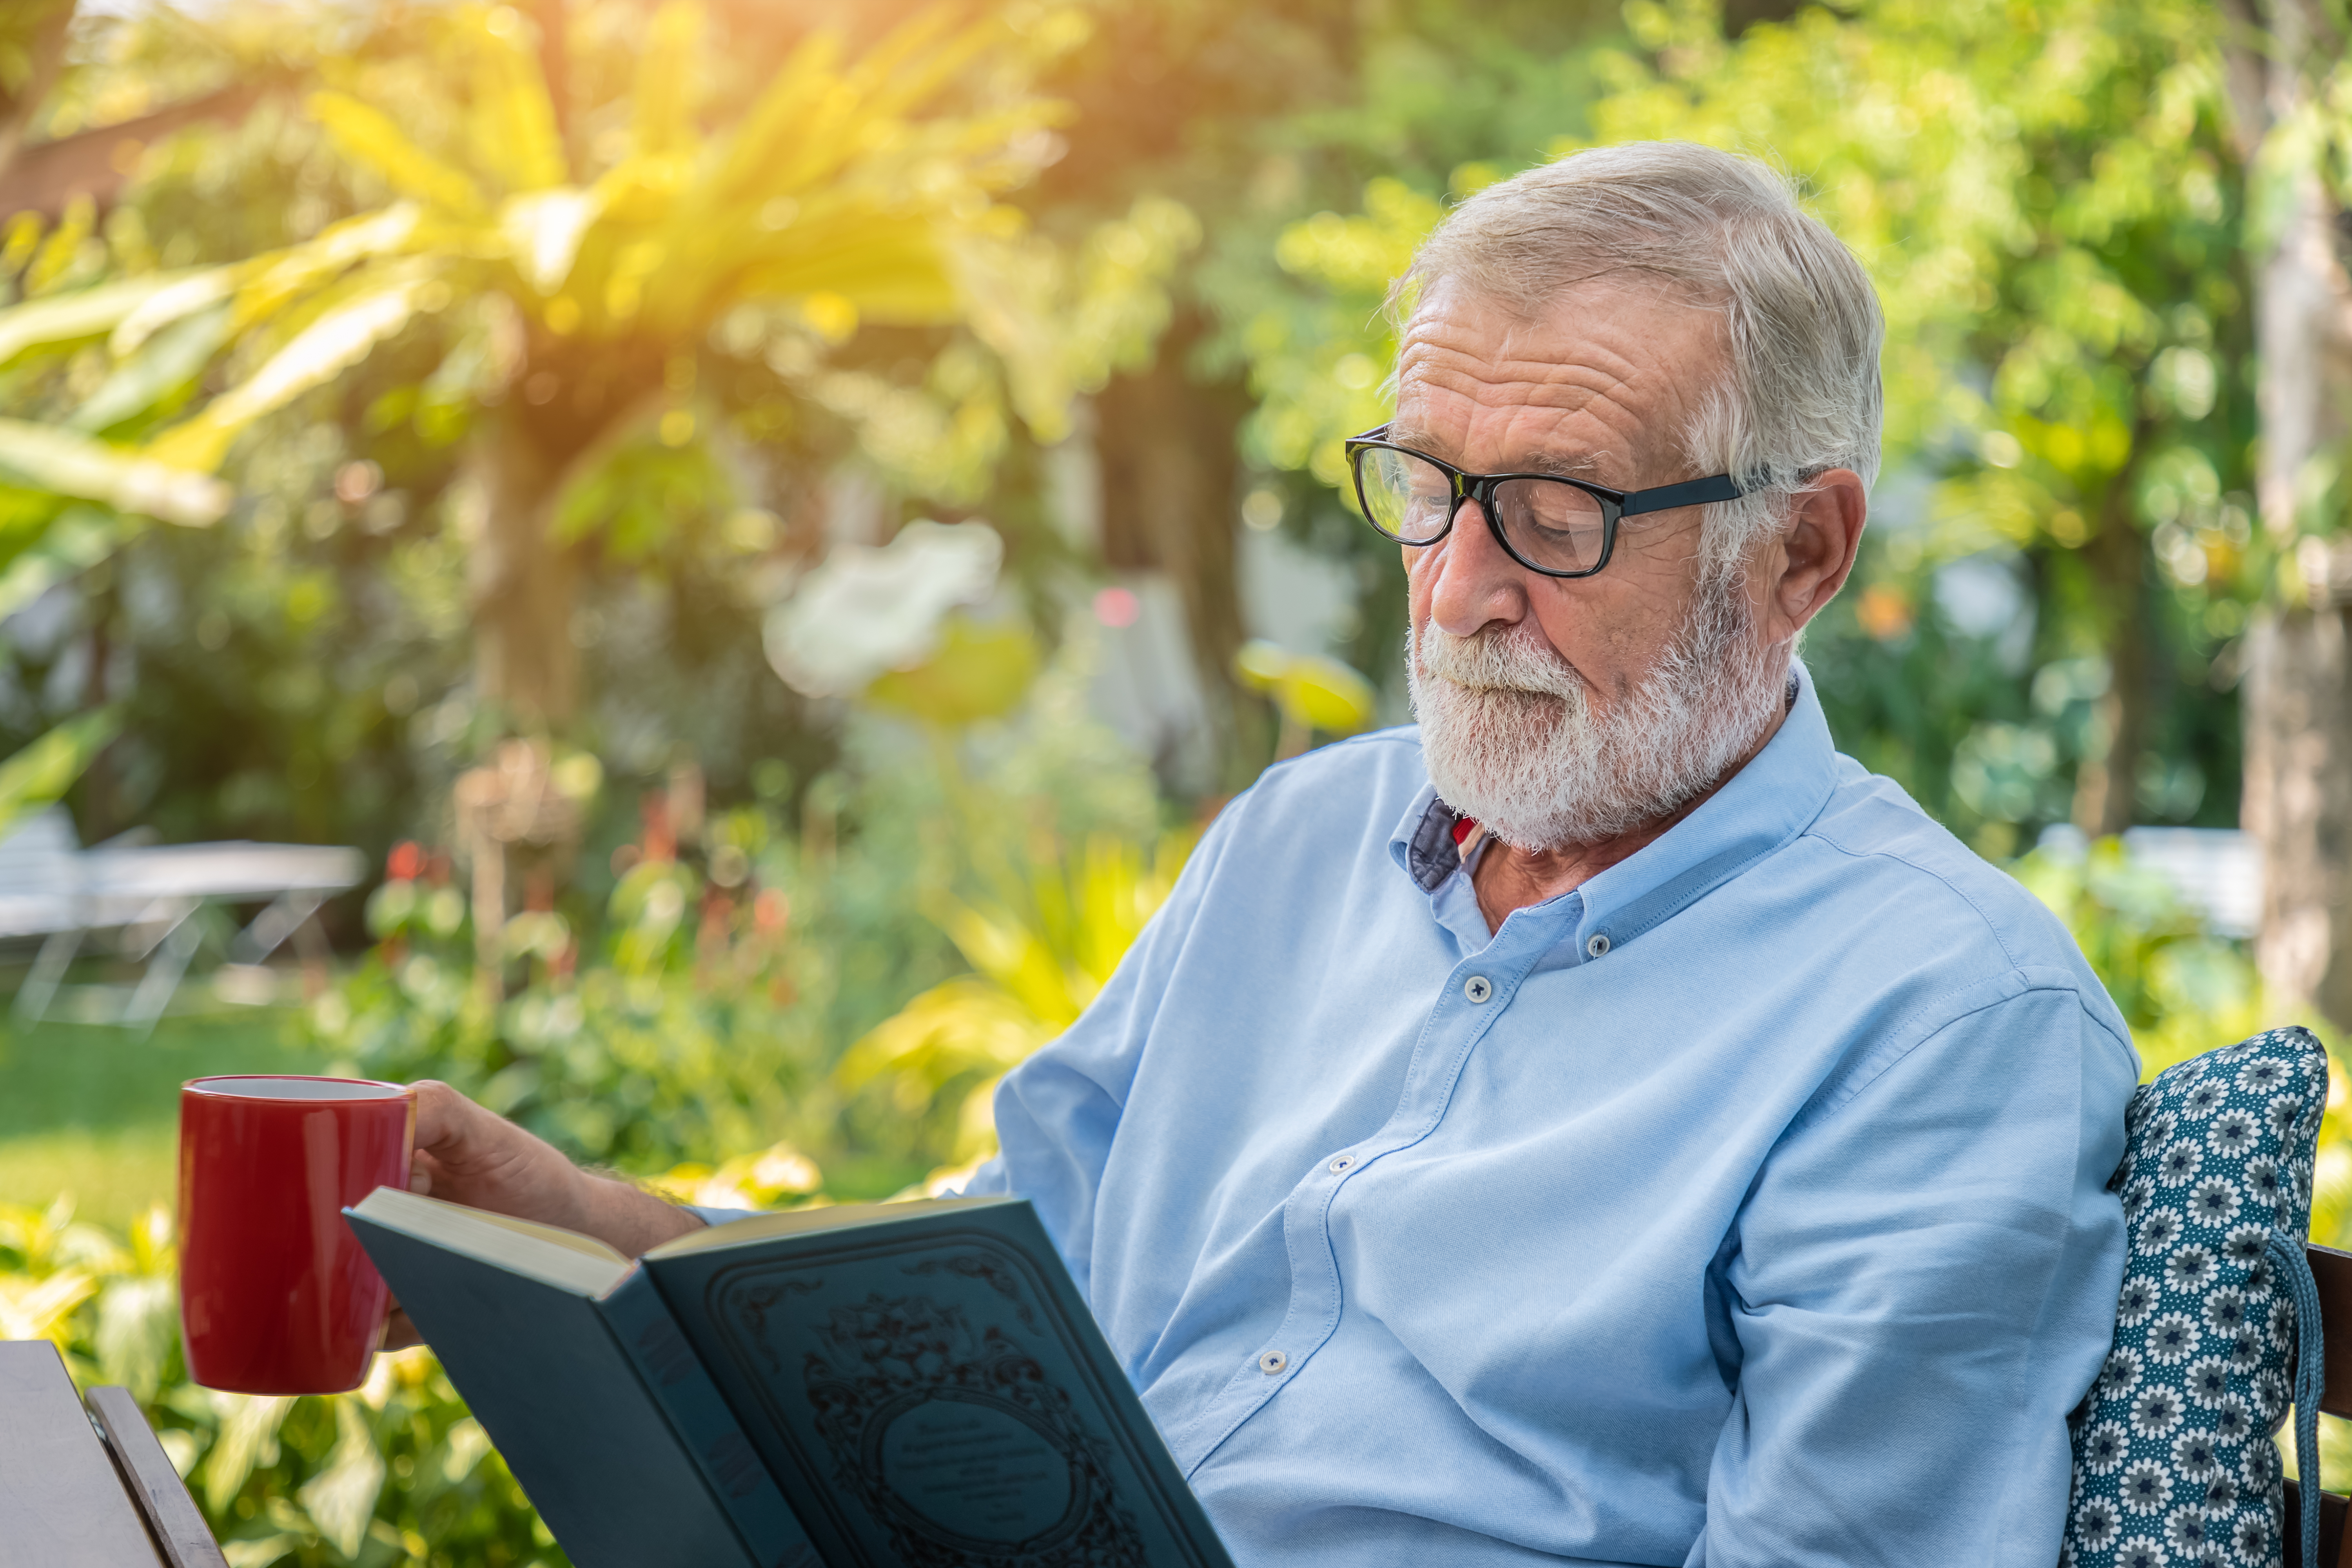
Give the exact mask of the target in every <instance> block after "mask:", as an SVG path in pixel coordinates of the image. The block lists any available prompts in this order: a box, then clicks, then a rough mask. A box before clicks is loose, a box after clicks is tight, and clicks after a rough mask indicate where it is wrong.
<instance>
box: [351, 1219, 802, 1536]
mask: <svg viewBox="0 0 2352 1568" xmlns="http://www.w3.org/2000/svg"><path fill="white" fill-rule="evenodd" d="M343 1213H344V1215H345V1216H346V1217H347V1218H348V1219H349V1220H350V1222H351V1226H352V1230H353V1231H354V1232H355V1233H356V1234H357V1235H358V1237H359V1238H360V1241H361V1244H362V1246H364V1247H366V1248H367V1251H368V1256H369V1257H370V1258H373V1260H374V1262H375V1265H376V1267H377V1268H378V1269H380V1270H381V1271H382V1272H383V1277H384V1279H386V1280H387V1281H388V1282H389V1283H390V1284H391V1286H392V1289H393V1292H394V1295H395V1296H396V1297H397V1298H398V1299H399V1300H400V1303H401V1305H402V1307H403V1308H404V1310H406V1311H407V1313H408V1315H409V1317H410V1318H411V1320H412V1321H415V1324H416V1328H417V1331H418V1332H419V1333H421V1334H422V1335H423V1336H424V1337H425V1341H426V1342H428V1343H429V1344H431V1345H432V1347H433V1350H434V1352H435V1354H436V1355H437V1356H439V1357H440V1360H441V1364H442V1366H443V1367H444V1369H445V1370H446V1371H447V1373H448V1374H449V1378H450V1381H451V1382H453V1383H455V1384H457V1390H458V1392H459V1393H460V1394H464V1395H465V1398H466V1402H467V1405H468V1406H469V1407H470V1408H471V1409H472V1411H473V1413H474V1415H475V1417H476V1418H477V1419H478V1420H479V1421H480V1422H481V1423H482V1426H483V1429H484V1430H486V1431H487V1432H488V1434H489V1436H490V1440H491V1441H492V1442H493V1443H494V1444H496V1445H497V1447H498V1449H499V1454H500V1455H501V1457H503V1458H505V1460H506V1462H507V1466H508V1468H509V1469H511V1470H512V1471H513V1472H514V1476H515V1479H517V1480H518V1481H520V1482H521V1483H522V1487H523V1489H524V1491H525V1492H527V1493H528V1494H529V1495H530V1500H531V1503H532V1505H533V1506H534V1507H535V1508H537V1509H538V1510H539V1513H540V1517H541V1519H542V1520H544V1521H546V1524H547V1527H548V1529H549V1530H550V1531H552V1532H553V1533H554V1535H555V1538H556V1540H557V1541H558V1542H561V1543H562V1546H563V1549H564V1551H565V1552H566V1553H567V1554H568V1555H569V1556H570V1557H571V1559H572V1562H573V1563H576V1564H578V1565H579V1568H814V1564H815V1561H816V1559H815V1555H814V1552H813V1551H812V1550H811V1548H810V1546H809V1542H808V1538H807V1536H806V1535H804V1534H803V1532H802V1531H801V1529H800V1526H799V1523H798V1521H796V1520H795V1519H794V1517H793V1511H792V1510H791V1508H790V1507H789V1506H788V1505H787V1504H786V1503H785V1501H784V1499H783V1497H782V1494H781V1493H780V1492H778V1490H777V1489H776V1487H775V1484H774V1482H773V1481H772V1479H770V1477H769V1475H768V1472H767V1468H766V1466H765V1465H764V1464H762V1463H761V1460H760V1458H759V1456H758V1454H757V1453H756V1451H755V1450H754V1449H753V1447H752V1446H751V1443H750V1441H749V1440H748V1438H747V1437H746V1436H745V1435H744V1433H743V1431H742V1429H741V1427H740V1426H739V1425H738V1424H737V1422H736V1420H735V1416H734V1413H733V1411H732V1410H731V1409H730V1407H729V1405H728V1404H727V1402H726V1401H725V1400H724V1399H723V1398H721V1397H720V1395H719V1391H718V1390H717V1389H716V1388H714V1387H712V1386H711V1383H710V1378H709V1373H708V1372H707V1371H705V1369H704V1368H703V1366H702V1365H701V1363H699V1362H698V1360H697V1359H696V1358H695V1356H694V1354H693V1352H692V1351H691V1349H690V1348H689V1347H688V1345H687V1343H686V1342H685V1341H684V1340H683V1339H682V1338H681V1337H680V1336H679V1333H678V1331H677V1325H676V1323H675V1322H674V1321H672V1320H671V1319H670V1317H669V1314H668V1313H667V1311H665V1310H663V1308H662V1304H661V1301H660V1299H659V1297H658V1296H657V1295H656V1292H655V1290H654V1289H653V1287H651V1286H650V1285H648V1284H647V1283H646V1280H645V1277H644V1274H643V1271H642V1270H639V1269H636V1268H634V1267H632V1265H631V1264H630V1262H629V1260H628V1259H626V1258H622V1257H621V1256H620V1255H619V1254H618V1253H615V1252H612V1251H611V1250H610V1249H609V1248H606V1247H603V1246H602V1245H601V1244H599V1243H596V1242H593V1241H591V1240H589V1239H588V1238H587V1237H573V1236H572V1235H571V1234H570V1233H569V1232H563V1231H558V1230H555V1229H553V1228H552V1227H550V1226H531V1225H528V1224H526V1223H524V1222H520V1221H515V1220H508V1219H503V1218H500V1217H499V1216H495V1215H482V1214H479V1213H478V1211H474V1210H468V1209H460V1208H457V1207H456V1206H455V1205H446V1204H436V1203H435V1202H434V1200H432V1199H430V1198H421V1197H416V1196H415V1195H413V1194H407V1193H401V1192H396V1191H394V1189H391V1188H384V1189H381V1190H380V1191H378V1192H377V1193H376V1194H373V1195H372V1196H370V1197H369V1198H368V1199H367V1200H366V1201H365V1202H363V1203H362V1204H361V1205H358V1206H357V1207H356V1208H351V1209H346V1210H344V1211H343Z"/></svg>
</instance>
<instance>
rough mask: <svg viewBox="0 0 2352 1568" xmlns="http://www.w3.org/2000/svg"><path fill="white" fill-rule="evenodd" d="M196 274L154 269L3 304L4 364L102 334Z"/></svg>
mask: <svg viewBox="0 0 2352 1568" xmlns="http://www.w3.org/2000/svg"><path fill="white" fill-rule="evenodd" d="M193 276H195V275H194V274H190V273H185V272H152V273H149V274H148V275H147V276H145V277H143V278H130V279H123V280H122V281H121V282H119V283H101V284H100V285H99V286H98V287H96V288H94V289H77V290H75V291H74V292H72V293H69V294H50V295H47V296H45V297H43V298H41V299H38V300H27V301H26V302H25V303H24V304H21V305H16V306H12V307H10V308H9V309H7V310H0V365H5V364H6V363H8V362H9V361H11V360H13V359H15V358H16V356H17V355H19V354H21V353H24V352H25V351H26V350H27V349H36V348H62V347H65V346H66V345H67V344H69V343H79V342H87V341H89V339H92V338H100V337H104V336H105V335H106V334H107V333H109V332H110V331H113V330H114V329H115V327H116V325H117V324H118V323H120V322H121V321H122V320H123V319H124V318H125V317H127V316H129V315H130V314H131V312H132V311H134V310H137V309H138V308H139V307H140V306H141V305H142V304H143V303H145V302H146V301H147V300H151V299H152V298H154V297H155V296H156V295H158V294H161V293H163V291H164V290H166V289H171V288H173V286H175V285H178V284H183V283H185V282H187V281H188V280H189V279H190V278H191V277H193Z"/></svg>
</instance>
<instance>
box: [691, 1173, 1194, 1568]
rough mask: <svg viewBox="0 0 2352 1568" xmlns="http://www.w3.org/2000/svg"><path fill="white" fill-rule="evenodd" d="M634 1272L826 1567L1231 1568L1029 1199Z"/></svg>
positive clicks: (735, 1234) (723, 1237)
mask: <svg viewBox="0 0 2352 1568" xmlns="http://www.w3.org/2000/svg"><path fill="white" fill-rule="evenodd" d="M646 1268H647V1269H648V1270H649V1271H650V1272H651V1274H652V1275H653V1279H654V1282H655V1284H656V1286H658V1287H659V1289H660V1290H661V1293H662V1295H663V1298H664V1299H665V1300H667V1302H668V1303H669V1307H670V1311H671V1313H672V1314H673V1315H674V1316H675V1317H676V1318H677V1321H678V1324H679V1326H680V1327H681V1328H682V1329H683V1330H684V1331H685V1332H686V1335H687V1338H688V1341H689V1342H691V1343H692V1344H693V1346H694V1348H695V1351H696V1352H697V1354H698V1355H699V1357H700V1358H701V1360H702V1362H703V1363H704V1364H705V1365H706V1366H708V1367H709V1369H710V1372H711V1375H712V1378H713V1381H714V1382H715V1383H716V1384H718V1386H719V1389H720V1391H721V1392H722V1393H723V1394H725V1395H726V1397H727V1398H728V1400H729V1402H730V1404H731V1405H734V1407H735V1412H736V1415H737V1417H738V1418H739V1419H740V1421H741V1423H742V1426H743V1429H744V1431H745V1432H746V1433H747V1434H748V1435H749V1436H750V1438H751V1442H752V1443H753V1444H754V1445H755V1446H756V1447H758V1448H759V1450H760V1453H761V1457H762V1458H764V1459H765V1460H766V1462H767V1467H768V1470H769V1473H770V1474H771V1475H772V1476H773V1477H774V1478H775V1479H776V1482H777V1484H778V1485H779V1486H781V1487H782V1489H783V1492H784V1495H785V1497H786V1498H788V1499H789V1500H791V1502H792V1505H793V1511H794V1512H795V1513H797V1514H798V1515H799V1517H800V1521H801V1523H802V1525H803V1528H805V1529H806V1530H807V1531H808V1533H809V1535H810V1538H811V1539H812V1540H813V1541H814V1543H815V1545H816V1548H817V1550H818V1552H820V1553H821V1554H822V1555H823V1557H824V1561H825V1562H826V1563H828V1564H830V1565H831V1568H962V1565H964V1564H971V1565H972V1568H980V1565H982V1564H985V1565H987V1568H1015V1565H1018V1568H1063V1565H1067V1568H1079V1565H1082V1564H1083V1565H1088V1568H1092V1565H1096V1564H1119V1565H1122V1568H1231V1563H1230V1559H1229V1558H1228V1557H1227V1556H1226V1554H1225V1552H1224V1549H1223V1546H1222V1545H1221V1544H1220V1543H1219V1542H1218V1540H1217V1537H1216V1532H1215V1531H1214V1530H1213V1529H1212V1528H1211V1526H1210V1524H1209V1521H1208V1518H1207V1516H1206V1515H1205V1514H1204V1513H1203V1512H1202V1510H1201V1506H1200V1503H1199V1501H1198V1500H1196V1499H1194V1498H1193V1496H1192V1490H1191V1489H1190V1488H1188V1487H1187V1486H1186V1485H1185V1484H1184V1479H1183V1477H1182V1475H1181V1473H1180V1472H1179V1471H1178V1469H1177V1468H1176V1464H1175V1461H1174V1459H1173V1458H1171V1456H1170V1454H1169V1452H1168V1449H1167V1447H1166V1445H1165V1444H1164V1443H1162V1442H1161V1440H1160V1434H1159V1432H1158V1431H1157V1430H1156V1429H1155V1428H1154V1427H1153V1426H1152V1424H1151V1420H1150V1416H1148V1415H1146V1414H1145V1413H1144V1409H1143V1406H1142V1404H1141V1402H1140V1401H1139V1400H1138V1399H1137V1397H1136V1395H1135V1390H1134V1387H1133V1385H1132V1384H1130V1383H1129V1381H1128V1378H1127V1374H1126V1373H1125V1372H1124V1370H1123V1369H1122V1368H1121V1367H1120V1366H1119V1365H1118V1362H1117V1360H1116V1359H1115V1358H1114V1357H1113V1356H1112V1354H1111V1352H1110V1349H1109V1347H1108V1345H1107V1344H1106V1343H1105V1342H1104V1341H1103V1338H1102V1333H1101V1331H1100V1330H1099V1329H1098V1328H1097V1326H1096V1324H1095V1321H1094V1318H1093V1315H1092V1313H1091V1312H1089V1311H1088V1310H1087V1305H1086V1303H1085V1301H1084V1300H1082V1299H1081V1298H1080V1296H1079V1294H1078V1292H1077V1289H1076V1285H1075V1284H1074V1283H1073V1282H1072V1280H1071V1279H1070V1277H1069V1273H1068V1270H1067V1269H1066V1268H1064V1267H1063V1265H1062V1262H1061V1259H1060V1258H1058V1257H1057V1256H1056V1255H1055V1252H1054V1250H1053V1247H1052V1245H1051V1243H1050V1242H1049V1241H1048V1240H1047V1238H1046V1236H1045V1228H1044V1226H1042V1225H1040V1224H1039V1223H1038V1220H1037V1216H1036V1213H1035V1211H1034V1209H1033V1208H1032V1207H1031V1206H1030V1205H1029V1204H1028V1203H1026V1202H1025V1201H1023V1200H1020V1199H1013V1198H975V1199H960V1200H947V1201H940V1202H934V1203H928V1204H907V1205H882V1206H877V1207H876V1208H872V1209H869V1210H865V1211H862V1212H859V1213H850V1212H845V1211H841V1210H831V1211H827V1210H816V1211H804V1212H803V1213H801V1214H791V1215H772V1216H766V1217H763V1218H759V1219H752V1220H745V1221H739V1222H737V1223H736V1224H733V1225H729V1226H721V1227H719V1228H718V1229H717V1230H714V1231H711V1232H709V1233H706V1234H704V1235H702V1236H698V1237H694V1238H692V1241H691V1243H690V1245H688V1246H684V1247H681V1246H679V1245H678V1244H675V1243H673V1244H672V1245H671V1246H670V1247H665V1248H661V1249H659V1250H657V1251H656V1252H655V1253H653V1254H651V1255H649V1256H648V1257H647V1258H646Z"/></svg>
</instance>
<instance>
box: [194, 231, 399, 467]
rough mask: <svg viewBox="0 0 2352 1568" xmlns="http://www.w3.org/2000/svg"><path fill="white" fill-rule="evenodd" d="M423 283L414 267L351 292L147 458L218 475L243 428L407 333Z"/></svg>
mask: <svg viewBox="0 0 2352 1568" xmlns="http://www.w3.org/2000/svg"><path fill="white" fill-rule="evenodd" d="M427 280H428V279H427V277H426V275H425V272H424V270H423V269H422V268H415V267H413V266H412V267H408V268H404V270H402V271H401V272H400V273H399V274H398V275H397V276H395V277H394V279H391V280H390V281H388V282H383V283H381V284H378V285H376V286H373V287H362V288H360V289H356V290H355V291H354V292H353V294H352V297H351V298H349V299H347V300H343V301H342V302H341V303H340V304H338V305H336V306H334V307H333V308H332V309H330V310H327V311H325V312H324V313H322V314H321V315H320V317H319V318H318V320H316V321H312V322H311V323H310V325H309V326H307V327H305V328H303V329H302V330H301V331H299V332H298V333H296V334H295V335H294V337H293V339H292V341H290V342H288V343H287V344H286V345H285V346H284V347H283V348H280V349H279V350H278V352H277V353H274V354H272V355H270V356H269V358H268V360H267V361H265V362H264V363H263V364H262V366H261V368H260V369H259V370H257V371H255V372H254V373H253V374H252V375H250V376H248V377H247V378H246V379H245V380H244V381H242V382H240V383H238V384H236V385H235V386H233V387H231V388H229V389H228V390H227V391H226V392H224V393H222V394H221V395H219V396H218V397H216V398H215V399H213V401H212V402H211V403H210V404H208V405H205V409H204V411H203V412H202V413H200V414H198V415H196V416H194V418H191V419H186V420H184V421H182V422H181V423H180V424H177V425H174V426H172V427H171V428H170V429H168V430H166V431H164V432H163V434H162V435H160V436H158V437H155V439H154V440H153V442H152V443H151V444H150V445H149V447H148V453H149V455H150V456H151V457H152V458H154V459H155V460H156V461H157V462H160V463H163V464H166V465H170V466H173V467H178V468H198V469H204V470H210V469H213V468H218V467H219V466H220V462H221V459H222V458H224V457H226V455H227V453H228V446H229V443H230V442H231V441H233V440H235V439H236V435H237V433H238V432H239V431H241V430H243V429H244V428H245V427H246V426H247V425H250V424H252V423H253V421H255V420H256V419H258V418H260V417H261V416H263V415H265V414H268V413H271V412H273V411H275V410H277V409H278V408H281V407H283V406H285V405H286V404H287V403H288V402H289V401H290V400H292V399H293V398H295V397H297V396H299V395H301V394H302V393H305V392H308V391H310V388H312V387H314V386H319V385H321V384H325V383H326V382H329V381H331V380H333V379H334V378H335V377H336V376H338V375H341V374H342V373H343V372H344V371H345V370H346V369H348V368H349V367H351V366H352V365H353V364H356V363H359V361H360V360H361V359H362V358H363V357H364V356H365V355H366V353H368V351H369V350H370V349H373V347H375V345H376V344H377V343H379V342H383V340H384V339H385V338H388V337H390V336H392V334H393V333H394V332H396V331H400V329H401V328H403V327H404V326H406V325H407V324H408V319H409V317H410V316H411V315H413V314H414V313H415V310H416V296H417V294H418V291H419V290H420V289H421V288H422V287H423V286H424V284H425V282H426V281H427Z"/></svg>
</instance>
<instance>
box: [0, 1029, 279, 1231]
mask: <svg viewBox="0 0 2352 1568" xmlns="http://www.w3.org/2000/svg"><path fill="white" fill-rule="evenodd" d="M283 1034H284V1025H283V1020H282V1017H281V1016H280V1015H278V1014H275V1013H271V1012H268V1011H255V1012H252V1013H240V1014H237V1015H235V1016H226V1017H222V1016H206V1017H193V1018H166V1019H164V1020H163V1023H162V1024H161V1025H160V1026H158V1027H157V1028H156V1030H155V1032H154V1034H153V1035H152V1036H151V1037H148V1038H146V1039H143V1040H142V1039H140V1038H139V1037H137V1036H135V1035H133V1034H131V1033H130V1032H129V1031H126V1030H121V1029H112V1028H104V1027H100V1026H93V1025H87V1024H45V1025H43V1026H40V1027H38V1028H36V1029H22V1028H16V1027H13V1026H9V1025H7V1024H6V1023H5V1021H0V1203H17V1204H32V1205H37V1206H42V1207H46V1206H47V1205H48V1203H49V1202H50V1201H51V1200H52V1199H54V1198H55V1197H56V1196H57V1195H58V1194H59V1193H71V1194H73V1197H74V1206H75V1211H76V1212H77V1213H78V1214H79V1215H80V1216H81V1217H82V1218H84V1219H88V1220H95V1221H96V1222H98V1223H99V1224H100V1225H103V1226H108V1227H109V1228H110V1229H113V1230H116V1231H120V1230H121V1229H122V1227H123V1226H125V1225H127V1224H128V1223H129V1222H130V1221H131V1219H132V1218H133V1217H134V1216H136V1215H139V1214H140V1213H142V1211H144V1210H145V1208H146V1207H147V1205H149V1204H152V1203H156V1202H159V1201H160V1202H163V1203H165V1204H171V1203H173V1202H174V1201H175V1199H176V1188H177V1184H178V1181H179V1175H178V1168H177V1161H178V1143H179V1115H180V1110H179V1089H180V1085H181V1084H182V1083H183V1082H184V1081H185V1080H186V1079H192V1078H199V1077H202V1076H204V1075H205V1074H206V1073H226V1072H315V1071H317V1070H318V1068H317V1066H316V1064H315V1063H313V1062H312V1061H311V1060H310V1058H309V1057H308V1056H306V1055H303V1054H300V1053H298V1052H297V1051H295V1050H293V1049H291V1048H289V1047H288V1046H287V1045H286V1044H285V1043H284V1040H283Z"/></svg>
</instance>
